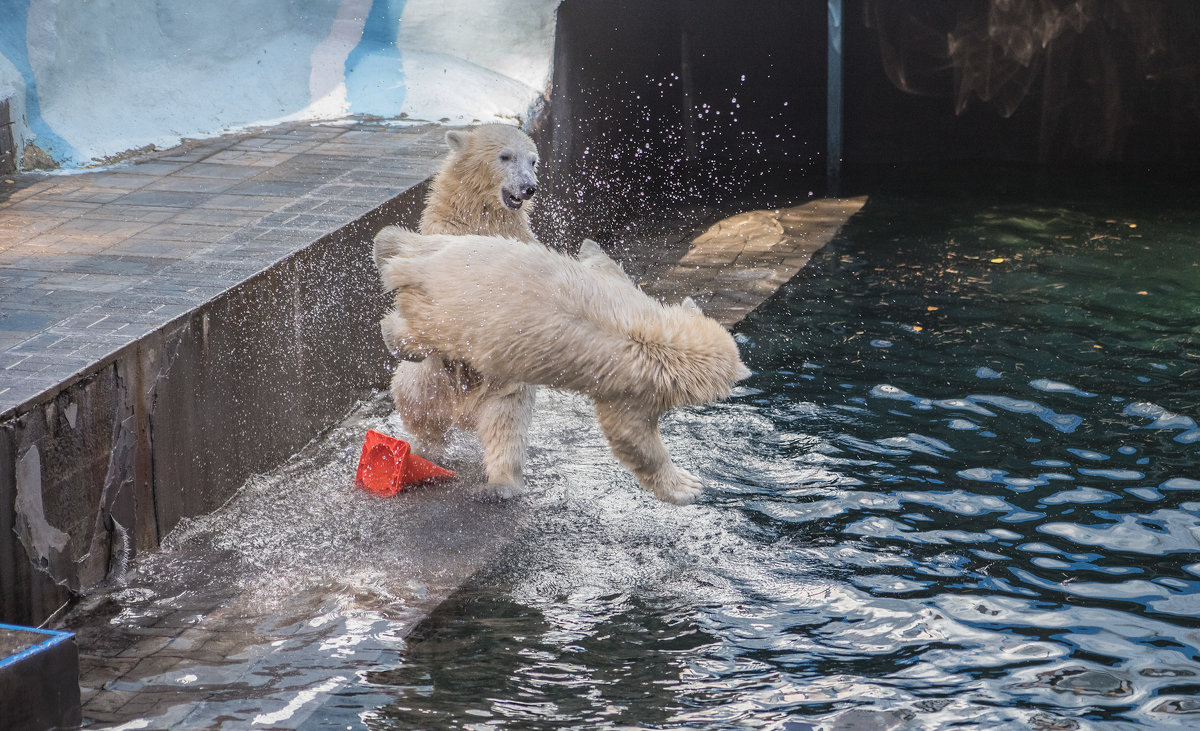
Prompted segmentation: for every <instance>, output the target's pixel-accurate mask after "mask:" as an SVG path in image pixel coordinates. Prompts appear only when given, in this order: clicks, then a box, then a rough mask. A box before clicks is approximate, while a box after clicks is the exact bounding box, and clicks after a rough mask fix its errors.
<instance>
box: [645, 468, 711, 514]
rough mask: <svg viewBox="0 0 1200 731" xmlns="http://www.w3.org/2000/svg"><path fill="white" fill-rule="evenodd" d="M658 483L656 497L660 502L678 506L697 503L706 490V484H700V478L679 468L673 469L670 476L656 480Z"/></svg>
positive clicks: (655, 487) (654, 488) (655, 490)
mask: <svg viewBox="0 0 1200 731" xmlns="http://www.w3.org/2000/svg"><path fill="white" fill-rule="evenodd" d="M656 483H657V484H655V485H654V487H653V491H654V496H655V497H657V498H658V499H659V500H663V501H665V502H668V503H674V504H676V505H691V504H692V503H694V502H696V499H697V498H699V497H700V492H701V491H702V490H703V489H704V483H702V482H700V478H699V477H696V476H695V475H693V474H692V473H691V472H688V471H687V470H681V469H679V468H678V467H676V468H674V469H672V470H671V473H670V474H668V475H664V476H663V478H661V479H659V480H656Z"/></svg>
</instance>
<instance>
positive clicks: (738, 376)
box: [375, 227, 750, 504]
mask: <svg viewBox="0 0 1200 731" xmlns="http://www.w3.org/2000/svg"><path fill="white" fill-rule="evenodd" d="M375 259H376V261H377V262H378V263H379V265H380V275H381V277H382V279H383V284H384V289H385V290H386V291H389V292H392V291H394V292H395V293H396V309H395V310H393V311H392V312H390V313H388V315H386V316H385V317H384V319H383V322H382V323H381V326H382V330H383V336H384V341H385V342H386V343H387V344H388V347H389V348H392V349H393V350H395V351H397V352H399V353H400V355H401V356H402V357H404V358H407V359H410V360H419V359H421V358H424V357H425V356H429V355H433V354H437V355H438V356H440V357H442V358H452V359H456V360H460V361H462V362H464V363H467V364H470V366H471V367H472V368H473V369H476V370H477V371H478V372H479V373H482V374H487V378H488V379H489V380H490V381H492V385H493V387H498V388H504V387H513V386H518V385H521V384H532V385H544V386H551V387H555V388H563V389H567V390H571V391H576V392H579V393H582V394H584V395H586V396H588V397H589V398H590V399H591V400H592V402H593V403H594V404H595V408H596V416H597V419H598V420H599V423H600V428H601V430H602V431H603V433H604V436H605V438H606V439H607V440H608V443H609V445H610V447H611V448H612V451H613V454H614V455H615V456H616V457H617V459H618V460H619V461H620V462H621V464H623V465H624V466H625V467H627V468H628V469H629V470H630V471H632V472H633V473H634V475H635V476H636V477H637V478H638V480H639V482H641V484H642V485H643V486H644V487H646V488H647V489H649V490H650V491H652V492H653V493H654V494H655V495H656V496H658V497H659V498H660V499H662V500H666V501H668V502H673V503H678V504H688V503H691V502H694V501H695V499H696V498H697V496H698V495H699V493H700V490H701V483H700V480H699V479H697V478H696V477H695V476H694V475H692V474H691V473H689V472H687V471H686V470H683V469H680V468H679V467H677V466H676V465H675V464H674V462H673V461H672V460H671V457H670V455H669V454H668V453H667V449H666V446H665V445H664V444H663V442H662V438H661V436H660V435H659V431H658V420H659V417H661V416H662V415H663V414H664V413H665V412H666V411H668V410H670V409H673V408H676V407H679V406H687V405H701V404H707V403H711V402H714V401H717V400H720V399H722V398H725V397H727V396H728V395H729V393H730V390H731V389H732V388H733V384H735V383H736V382H738V381H740V380H742V379H743V378H746V377H748V376H749V375H750V371H749V370H748V369H747V368H746V366H745V365H744V364H743V363H742V360H741V357H740V356H739V354H738V349H737V345H736V344H735V343H734V341H733V337H732V336H730V334H729V332H728V331H726V330H725V328H724V327H722V326H721V325H720V323H718V322H717V321H716V320H713V319H712V318H709V317H706V316H704V314H703V313H702V312H701V311H700V308H699V307H697V306H696V305H695V304H694V303H693V302H692V301H691V300H690V299H688V300H685V301H684V303H683V304H681V305H663V304H660V303H659V302H657V301H655V300H653V299H651V298H650V297H649V296H647V295H646V294H645V293H644V292H642V291H641V290H640V289H638V288H637V287H636V286H635V285H634V284H633V282H631V281H630V280H629V278H628V277H627V276H626V275H625V273H624V272H623V271H622V270H621V267H620V266H619V265H618V264H617V263H616V262H614V261H613V260H612V259H610V258H609V257H608V256H606V255H605V254H604V252H603V251H601V249H600V247H599V246H598V245H596V244H595V242H592V241H585V242H584V244H583V246H582V247H581V248H580V251H579V260H578V261H576V260H575V259H572V258H571V257H569V256H565V255H563V254H560V253H557V252H554V251H550V250H548V249H546V248H545V247H544V246H542V245H540V244H537V243H526V242H521V241H516V240H513V239H505V238H499V237H485V236H442V235H439V236H423V235H421V234H417V233H414V232H412V231H409V230H407V229H402V228H397V227H389V228H386V229H384V230H383V231H382V232H380V234H379V235H378V236H377V237H376V238H375ZM496 416H497V418H498V419H499V420H500V421H502V422H503V421H505V416H504V415H503V414H497V415H496ZM508 418H510V419H517V420H519V419H521V418H522V415H521V414H512V415H511V416H510V417H508ZM481 436H484V435H481ZM484 441H485V442H486V441H488V438H487V437H486V436H485V439H484ZM493 441H495V440H493ZM499 446H501V447H503V445H502V444H500V445H499ZM507 448H508V449H511V450H513V451H514V452H515V451H517V450H520V449H521V448H522V445H519V444H511V445H508V447H507Z"/></svg>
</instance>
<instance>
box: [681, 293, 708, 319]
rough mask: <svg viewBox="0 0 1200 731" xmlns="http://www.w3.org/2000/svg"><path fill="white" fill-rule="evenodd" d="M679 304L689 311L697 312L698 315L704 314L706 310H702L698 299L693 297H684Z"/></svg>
mask: <svg viewBox="0 0 1200 731" xmlns="http://www.w3.org/2000/svg"><path fill="white" fill-rule="evenodd" d="M679 306H680V307H682V308H683V309H685V310H687V311H689V312H695V313H696V314H697V315H703V314H704V310H701V309H700V305H698V304H696V300H694V299H692V298H691V297H684V298H683V302H680V303H679Z"/></svg>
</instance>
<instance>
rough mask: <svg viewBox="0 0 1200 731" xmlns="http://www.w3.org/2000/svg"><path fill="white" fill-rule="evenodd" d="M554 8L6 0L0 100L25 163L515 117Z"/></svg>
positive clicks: (543, 72) (538, 101) (332, 1)
mask: <svg viewBox="0 0 1200 731" xmlns="http://www.w3.org/2000/svg"><path fill="white" fill-rule="evenodd" d="M557 5H558V0H523V1H520V0H291V2H279V0H207V1H206V2H194V1H192V0H7V1H6V2H4V3H3V7H2V8H0V102H3V101H4V100H8V102H9V117H10V119H11V121H12V122H13V124H12V125H11V134H12V136H13V142H14V143H15V147H16V153H17V159H18V161H23V163H22V165H21V167H24V168H32V167H36V166H39V165H48V164H56V165H61V166H64V167H81V166H86V165H89V164H96V163H97V162H101V161H103V160H105V159H106V158H111V157H113V156H119V155H121V154H122V153H125V152H127V151H130V150H136V149H138V148H141V147H144V146H146V145H156V146H158V147H168V146H171V145H174V144H176V143H178V142H179V140H180V139H181V138H184V137H205V136H212V135H217V134H221V133H223V132H226V131H229V130H233V129H237V128H239V127H247V126H256V125H264V124H272V123H276V122H281V121H291V120H297V119H336V118H340V117H344V116H347V115H370V116H378V117H384V118H395V119H398V120H399V119H405V120H413V121H419V120H427V121H446V122H448V123H452V124H469V123H472V122H474V121H510V122H511V121H520V122H524V121H526V120H528V119H529V117H530V116H531V115H532V114H535V113H536V112H537V110H538V109H540V108H541V106H542V104H543V103H544V100H545V98H546V96H547V93H548V84H549V79H550V66H551V57H552V53H553V44H554V15H555V9H556V7H557ZM3 121H4V120H0V122H3ZM0 133H3V132H2V128H0ZM42 152H44V153H46V155H47V156H48V157H47V156H43V155H42V154H41V153H42Z"/></svg>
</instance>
